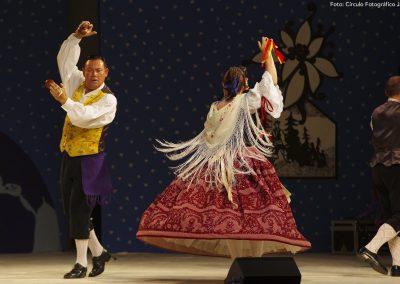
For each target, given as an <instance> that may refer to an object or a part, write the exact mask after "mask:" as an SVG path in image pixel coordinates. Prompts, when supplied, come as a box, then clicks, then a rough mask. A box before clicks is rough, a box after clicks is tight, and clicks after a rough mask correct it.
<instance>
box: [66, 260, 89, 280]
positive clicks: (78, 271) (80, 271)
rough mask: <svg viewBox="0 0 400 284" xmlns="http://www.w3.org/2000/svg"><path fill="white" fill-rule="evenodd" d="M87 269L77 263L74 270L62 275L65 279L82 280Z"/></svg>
mask: <svg viewBox="0 0 400 284" xmlns="http://www.w3.org/2000/svg"><path fill="white" fill-rule="evenodd" d="M86 272H87V268H86V267H83V266H82V265H80V264H79V263H75V265H74V268H72V270H71V271H70V272H68V273H65V274H64V278H65V279H74V278H83V277H85V276H86Z"/></svg>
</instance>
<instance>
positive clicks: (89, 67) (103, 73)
mask: <svg viewBox="0 0 400 284" xmlns="http://www.w3.org/2000/svg"><path fill="white" fill-rule="evenodd" d="M83 76H84V77H85V87H86V89H87V90H89V91H93V90H95V89H97V88H98V87H100V86H101V84H103V83H104V80H105V79H106V78H107V76H108V68H106V67H105V66H104V62H103V60H101V59H92V60H88V61H86V63H85V67H83Z"/></svg>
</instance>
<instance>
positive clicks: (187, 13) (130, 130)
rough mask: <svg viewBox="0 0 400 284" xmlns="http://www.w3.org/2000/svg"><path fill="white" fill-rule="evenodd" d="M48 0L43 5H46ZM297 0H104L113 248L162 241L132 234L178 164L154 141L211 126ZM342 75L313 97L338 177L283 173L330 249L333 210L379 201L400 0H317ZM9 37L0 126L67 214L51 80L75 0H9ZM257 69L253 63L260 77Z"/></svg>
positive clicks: (294, 17)
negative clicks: (215, 105)
mask: <svg viewBox="0 0 400 284" xmlns="http://www.w3.org/2000/svg"><path fill="white" fill-rule="evenodd" d="M43 3H45V4H43ZM308 4H309V2H305V1H304V2H300V1H299V2H295V1H289V0H285V1H282V0H281V1H277V2H272V1H268V2H267V1H259V0H258V1H256V0H253V1H250V0H249V1H243V0H242V1H240V0H231V1H200V0H196V1H195V0H191V1H175V0H171V1H161V0H159V1H144V0H142V1H132V0H131V1H128V0H121V1H110V0H108V1H106V0H103V1H102V2H101V6H100V8H101V9H100V10H101V15H100V19H101V26H100V27H96V28H97V29H98V30H99V31H100V32H101V33H100V36H101V50H102V53H103V55H104V56H105V57H106V58H107V60H108V63H109V65H110V78H109V80H108V85H109V86H110V88H111V89H112V90H113V91H114V93H115V94H116V96H117V98H118V113H117V117H116V120H115V123H114V125H113V127H112V128H111V129H110V130H111V131H110V135H109V137H108V159H109V162H110V166H111V170H112V175H113V178H114V184H115V194H114V199H113V202H112V203H111V204H109V205H108V206H107V207H105V208H104V209H103V240H104V242H105V244H106V245H107V247H108V248H110V249H111V250H113V251H154V250H155V249H153V248H150V247H148V246H145V245H143V244H142V243H140V242H139V241H137V240H136V239H135V233H136V229H137V226H138V222H139V219H140V215H141V213H142V212H143V210H144V209H145V208H146V207H147V206H148V205H149V204H150V202H151V201H152V200H153V199H154V198H155V197H156V196H157V194H159V193H160V192H161V191H162V190H163V189H164V188H165V186H166V185H167V184H168V183H169V182H170V181H171V180H172V178H173V177H172V175H171V173H170V171H169V169H168V166H171V165H172V164H171V163H170V162H169V161H167V160H166V159H165V158H164V157H163V156H162V155H161V154H159V153H157V152H156V151H154V149H153V147H152V145H153V144H154V138H161V139H166V140H173V141H175V140H185V139H187V138H190V137H192V136H193V135H194V134H196V133H197V132H199V131H200V130H201V128H202V125H203V121H204V117H205V115H206V113H207V111H208V107H209V104H210V103H211V102H212V101H213V100H215V99H217V98H218V97H220V88H219V85H220V80H221V76H222V74H223V72H224V71H225V70H226V69H227V67H229V66H231V65H237V64H239V63H241V62H242V60H244V59H247V58H249V57H250V56H251V55H252V54H253V53H254V52H256V51H257V45H256V41H257V40H258V39H259V38H260V37H261V36H262V35H268V36H271V37H273V38H275V39H276V40H277V41H278V44H280V42H279V31H280V30H282V29H283V27H284V26H285V24H286V23H288V22H292V23H293V27H294V29H297V28H298V26H299V25H300V23H302V22H303V21H304V20H305V19H306V18H307V17H308V16H309V15H310V12H309V10H308ZM315 4H316V7H317V12H316V14H315V18H314V21H313V24H314V28H317V26H318V25H319V24H320V25H321V24H322V25H323V26H324V29H325V30H327V29H328V27H330V26H335V31H334V32H333V33H332V34H331V35H330V36H329V40H330V41H331V42H332V43H334V46H332V47H330V48H327V51H326V53H327V55H328V54H329V53H332V54H333V58H332V61H333V62H334V64H335V65H336V67H337V69H338V71H340V72H342V77H341V78H340V79H326V80H325V81H324V82H323V84H322V85H321V91H323V92H325V93H326V99H324V100H321V101H314V103H315V104H316V105H317V106H318V107H319V108H320V109H321V110H323V111H324V112H325V113H326V114H327V115H328V116H329V117H331V118H333V120H334V121H335V122H336V123H337V133H338V140H337V141H338V145H337V154H338V156H337V157H338V176H337V179H324V180H315V179H296V180H283V182H284V184H285V185H286V186H287V187H288V188H289V189H290V190H291V191H292V193H293V201H292V208H293V210H294V213H295V217H296V220H297V223H298V226H299V227H300V230H301V231H302V232H303V233H304V235H305V236H306V237H307V238H308V239H309V240H310V241H311V242H312V244H313V249H314V250H315V251H329V250H330V237H331V236H330V225H331V220H334V219H347V218H349V219H352V218H355V217H356V216H357V215H359V214H361V213H362V212H364V211H365V210H366V209H367V207H368V205H369V203H370V201H371V186H370V179H369V168H368V159H369V157H370V154H371V147H370V144H369V138H370V130H369V119H370V113H371V112H372V110H373V108H374V107H375V106H376V105H377V104H379V103H381V102H383V101H384V96H383V91H382V88H383V83H384V82H385V80H386V79H387V78H388V76H390V75H393V74H396V73H398V69H399V61H398V59H399V51H398V48H397V47H398V46H399V44H400V35H399V33H398V32H397V31H396V30H395V28H396V27H397V26H398V24H399V20H398V16H399V10H398V9H399V8H385V9H382V8H381V9H378V8H366V7H364V8H345V7H344V8H333V7H330V6H329V1H318V2H316V3H315ZM1 5H2V12H0V15H1V17H0V23H1V30H2V34H3V39H4V41H5V42H4V43H3V44H2V48H1V53H0V59H1V61H0V62H1V63H0V64H1V66H0V67H1V68H0V80H1V83H2V86H3V95H2V99H1V102H2V104H0V106H1V109H0V122H1V124H0V130H1V131H2V132H3V133H5V134H6V135H7V136H9V137H10V138H11V139H12V140H14V141H15V142H16V143H18V144H19V146H20V147H21V148H22V149H23V151H25V152H26V153H27V154H28V156H29V157H30V158H31V159H32V160H33V162H34V164H35V165H36V167H37V168H38V169H39V171H40V174H41V175H42V177H43V179H44V181H45V183H46V185H47V188H48V190H49V192H50V195H51V197H52V199H53V201H54V206H55V207H56V209H57V212H59V214H58V216H59V220H60V221H61V222H60V224H61V231H62V233H63V236H65V228H64V223H63V222H64V221H63V217H62V211H61V203H60V196H59V193H58V168H59V165H58V164H59V159H60V155H59V153H58V148H57V147H58V139H59V135H60V131H61V126H62V120H63V116H64V113H63V111H62V110H61V109H60V108H59V107H58V106H57V104H56V102H54V101H53V100H52V99H51V98H50V97H49V95H48V93H47V92H46V91H45V90H44V88H43V87H42V82H43V80H44V79H47V78H48V77H51V78H56V79H57V80H59V79H58V78H59V77H58V73H57V69H56V63H55V57H56V54H57V50H58V47H59V45H60V44H61V42H62V40H63V39H64V38H65V37H67V36H68V34H69V33H70V32H72V31H67V30H66V29H65V27H66V14H65V8H66V5H67V2H66V1H40V2H39V1H34V0H31V1H23V2H22V1H20V2H14V1H13V2H11V1H8V2H2V4H1ZM259 75H260V71H259V70H256V69H255V68H253V69H252V76H251V81H252V83H254V82H255V80H256V79H257V78H258V76H259Z"/></svg>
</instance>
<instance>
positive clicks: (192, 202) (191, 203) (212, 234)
mask: <svg viewBox="0 0 400 284" xmlns="http://www.w3.org/2000/svg"><path fill="white" fill-rule="evenodd" d="M250 163H251V165H252V168H253V170H254V171H255V173H256V174H255V175H237V176H236V183H235V184H234V186H233V189H232V194H233V201H234V202H235V203H236V204H237V207H235V205H234V204H232V203H231V202H230V201H229V200H228V198H227V193H226V191H225V190H224V189H223V188H221V189H219V190H218V189H216V188H215V187H212V186H210V185H209V184H207V183H206V182H205V181H204V179H198V180H197V181H194V182H193V183H192V184H191V185H190V187H188V183H186V182H185V181H182V180H181V179H179V178H177V179H175V180H174V181H173V182H172V183H171V184H170V185H169V186H168V187H167V188H166V189H165V190H164V191H163V192H162V193H161V194H160V195H159V196H158V197H157V199H156V200H155V201H154V202H153V203H152V204H151V205H150V206H149V208H148V209H147V210H146V211H145V212H144V214H143V216H142V219H141V222H140V225H139V230H138V233H137V236H138V237H139V238H140V237H146V236H147V237H167V238H193V239H238V240H271V241H278V242H282V243H286V244H291V245H295V246H300V247H303V248H304V249H306V248H309V247H310V243H309V242H308V241H307V240H306V239H305V238H304V237H303V235H302V234H301V233H300V232H299V231H298V230H297V227H296V223H295V220H294V218H293V214H292V211H291V209H290V206H289V204H288V202H287V199H286V196H285V194H284V192H283V190H282V186H281V183H280V181H279V178H278V176H277V175H276V172H275V169H274V167H273V166H272V164H271V163H270V162H268V161H264V162H262V161H258V160H254V159H252V160H250Z"/></svg>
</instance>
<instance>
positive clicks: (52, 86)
mask: <svg viewBox="0 0 400 284" xmlns="http://www.w3.org/2000/svg"><path fill="white" fill-rule="evenodd" d="M45 85H46V87H47V88H48V89H49V91H50V94H51V95H52V96H53V98H54V99H55V100H56V101H58V102H59V103H60V104H61V105H63V104H65V102H66V101H67V99H68V97H67V94H66V92H65V89H64V86H63V84H62V83H61V84H60V86H59V85H57V84H56V83H55V82H54V81H53V80H46V82H45Z"/></svg>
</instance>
